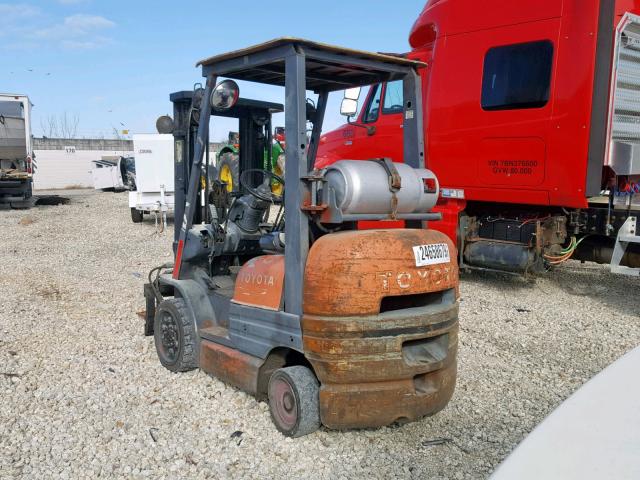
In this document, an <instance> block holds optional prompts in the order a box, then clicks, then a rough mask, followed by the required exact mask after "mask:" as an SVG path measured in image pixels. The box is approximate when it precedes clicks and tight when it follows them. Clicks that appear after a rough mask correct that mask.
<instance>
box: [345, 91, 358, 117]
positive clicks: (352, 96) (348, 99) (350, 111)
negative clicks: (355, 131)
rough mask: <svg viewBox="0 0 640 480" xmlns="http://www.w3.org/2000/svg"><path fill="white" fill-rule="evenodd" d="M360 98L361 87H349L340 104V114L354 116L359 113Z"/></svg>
mask: <svg viewBox="0 0 640 480" xmlns="http://www.w3.org/2000/svg"><path fill="white" fill-rule="evenodd" d="M358 98H360V87H354V88H347V89H346V90H345V91H344V98H343V99H342V104H341V105H340V115H344V116H345V117H353V116H354V115H355V114H356V113H358Z"/></svg>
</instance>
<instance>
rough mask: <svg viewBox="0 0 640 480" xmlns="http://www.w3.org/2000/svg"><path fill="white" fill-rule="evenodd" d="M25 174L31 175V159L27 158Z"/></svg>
mask: <svg viewBox="0 0 640 480" xmlns="http://www.w3.org/2000/svg"><path fill="white" fill-rule="evenodd" d="M27 173H29V174H31V173H33V165H32V162H31V157H27Z"/></svg>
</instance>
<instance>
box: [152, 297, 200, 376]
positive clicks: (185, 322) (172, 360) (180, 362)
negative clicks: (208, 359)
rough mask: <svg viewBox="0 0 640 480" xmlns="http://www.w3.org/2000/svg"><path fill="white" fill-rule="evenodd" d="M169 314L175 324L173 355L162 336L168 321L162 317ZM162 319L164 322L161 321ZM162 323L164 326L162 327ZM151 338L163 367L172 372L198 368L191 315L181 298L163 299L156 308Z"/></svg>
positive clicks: (195, 340) (173, 330)
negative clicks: (174, 348)
mask: <svg viewBox="0 0 640 480" xmlns="http://www.w3.org/2000/svg"><path fill="white" fill-rule="evenodd" d="M165 316H170V317H171V319H170V320H172V321H173V324H174V325H175V329H173V328H172V332H170V333H172V334H173V336H174V337H175V338H173V339H172V340H174V342H173V343H175V344H177V345H176V347H177V348H176V352H175V354H174V355H171V354H169V352H168V351H167V347H166V344H165V343H163V340H165V339H163V336H164V335H165V330H166V322H169V323H170V320H164V319H163V317H165ZM163 320H164V322H163ZM163 323H164V327H165V328H163ZM153 339H154V343H155V345H156V353H157V354H158V359H159V360H160V363H161V364H162V366H163V367H165V368H166V369H167V370H171V371H172V372H188V371H189V370H193V369H195V368H198V359H197V350H198V346H197V344H196V342H197V339H196V332H195V327H194V325H193V322H192V321H191V316H190V315H189V311H188V310H187V304H186V303H185V301H184V300H183V299H181V298H172V299H169V300H163V301H162V302H161V303H160V305H158V308H157V309H156V316H155V320H154V322H153Z"/></svg>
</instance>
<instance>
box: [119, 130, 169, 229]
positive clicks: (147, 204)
mask: <svg viewBox="0 0 640 480" xmlns="http://www.w3.org/2000/svg"><path fill="white" fill-rule="evenodd" d="M133 150H134V155H135V169H136V179H135V183H136V189H135V191H132V192H129V207H130V208H131V220H133V222H134V223H139V222H142V219H143V217H144V214H145V213H146V214H148V213H154V214H155V217H156V222H157V220H158V214H160V216H161V221H162V223H163V225H166V221H167V212H169V211H173V207H174V204H175V200H174V195H173V192H174V190H173V170H174V167H173V135H163V134H157V133H153V134H151V133H150V134H137V135H134V136H133Z"/></svg>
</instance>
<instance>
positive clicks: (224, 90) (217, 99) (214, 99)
mask: <svg viewBox="0 0 640 480" xmlns="http://www.w3.org/2000/svg"><path fill="white" fill-rule="evenodd" d="M238 98H240V87H238V84H237V83H236V82H234V81H233V80H224V81H222V82H220V83H219V84H218V85H216V88H214V89H213V92H212V93H211V107H212V108H213V109H214V110H228V109H230V108H232V107H233V106H234V105H235V104H236V102H237V101H238Z"/></svg>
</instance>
